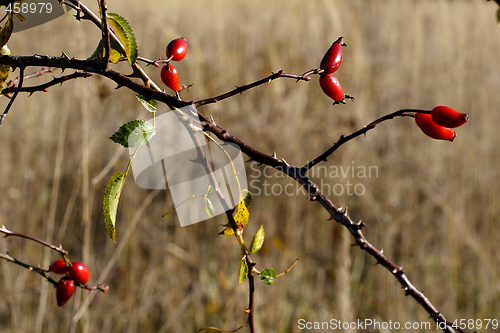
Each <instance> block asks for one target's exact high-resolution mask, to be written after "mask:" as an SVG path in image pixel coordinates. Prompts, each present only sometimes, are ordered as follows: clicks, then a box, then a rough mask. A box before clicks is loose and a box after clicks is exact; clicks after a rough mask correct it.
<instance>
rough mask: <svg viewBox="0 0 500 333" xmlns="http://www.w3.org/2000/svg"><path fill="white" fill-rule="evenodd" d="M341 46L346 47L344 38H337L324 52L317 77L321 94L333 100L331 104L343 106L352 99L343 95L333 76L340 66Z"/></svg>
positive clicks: (337, 81)
mask: <svg viewBox="0 0 500 333" xmlns="http://www.w3.org/2000/svg"><path fill="white" fill-rule="evenodd" d="M342 46H346V44H345V43H344V37H339V38H338V39H337V40H336V41H335V42H334V43H333V44H332V46H330V48H329V49H328V51H326V54H325V56H324V57H323V59H321V63H320V65H319V68H320V69H321V70H322V72H321V73H320V76H319V85H320V86H321V89H322V90H323V92H324V93H325V94H326V95H327V96H328V97H330V98H331V99H333V100H334V103H333V104H339V103H342V104H345V99H346V98H350V99H353V98H352V97H350V96H348V95H344V91H343V90H342V86H341V85H340V82H339V80H338V79H337V78H336V77H335V75H333V73H334V72H336V71H337V69H339V67H340V64H342Z"/></svg>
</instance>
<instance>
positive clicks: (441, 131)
mask: <svg viewBox="0 0 500 333" xmlns="http://www.w3.org/2000/svg"><path fill="white" fill-rule="evenodd" d="M415 122H416V123H417V126H418V127H419V128H420V129H421V130H422V132H424V134H425V135H427V136H429V137H431V138H433V139H436V140H446V141H453V139H455V136H456V134H455V132H453V130H451V129H449V128H447V127H444V126H440V125H438V124H436V123H435V122H434V121H433V120H432V116H431V115H430V114H427V113H417V114H416V115H415Z"/></svg>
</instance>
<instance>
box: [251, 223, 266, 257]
mask: <svg viewBox="0 0 500 333" xmlns="http://www.w3.org/2000/svg"><path fill="white" fill-rule="evenodd" d="M265 237H266V234H265V233H264V227H263V226H260V228H259V230H257V233H256V234H255V236H253V238H252V243H251V244H250V252H249V254H254V253H255V252H259V251H260V249H261V248H262V245H263V244H264V238H265Z"/></svg>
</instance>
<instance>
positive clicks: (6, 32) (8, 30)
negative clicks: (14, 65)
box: [0, 16, 14, 47]
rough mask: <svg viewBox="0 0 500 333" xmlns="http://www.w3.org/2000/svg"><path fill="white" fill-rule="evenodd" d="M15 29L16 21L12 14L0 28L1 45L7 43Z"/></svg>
mask: <svg viewBox="0 0 500 333" xmlns="http://www.w3.org/2000/svg"><path fill="white" fill-rule="evenodd" d="M13 30H14V22H13V21H12V16H9V19H8V20H7V22H5V24H4V26H3V27H1V28H0V47H2V46H4V45H5V44H7V42H8V40H9V38H10V36H11V35H12V31H13Z"/></svg>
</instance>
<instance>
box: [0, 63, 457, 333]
mask: <svg viewBox="0 0 500 333" xmlns="http://www.w3.org/2000/svg"><path fill="white" fill-rule="evenodd" d="M0 64H6V65H10V66H12V67H19V66H21V65H24V66H49V67H58V68H73V69H78V70H82V71H86V72H89V73H95V74H100V75H102V76H105V77H107V78H109V79H111V80H112V81H114V82H115V83H117V84H118V87H121V86H124V87H127V88H129V89H130V90H132V91H134V92H136V93H139V94H141V95H143V96H145V97H146V98H150V99H156V100H158V101H161V102H163V103H166V104H167V105H171V106H175V107H177V108H181V107H183V106H188V105H192V104H194V105H195V106H202V105H205V104H209V103H215V102H216V101H219V100H222V99H224V98H228V97H230V96H233V95H235V94H238V93H241V92H243V91H245V90H248V89H250V88H253V87H256V86H258V85H261V84H264V83H267V82H269V81H271V80H274V79H276V78H279V77H294V78H298V77H304V76H303V75H297V76H292V75H287V76H284V75H283V72H282V71H279V72H277V73H275V74H273V75H271V76H269V77H267V78H264V79H262V80H259V81H256V82H254V83H252V84H249V85H246V86H243V87H240V88H237V89H235V90H233V91H230V92H228V93H226V94H223V95H220V96H217V97H213V98H209V99H205V100H201V101H198V102H195V103H192V102H184V101H181V100H178V99H177V98H175V97H173V96H170V95H167V94H165V93H162V92H160V91H157V90H154V89H151V88H147V87H145V86H144V85H141V84H138V83H137V82H135V81H133V80H132V79H130V78H128V77H126V76H125V75H123V74H120V73H118V72H115V71H113V70H111V69H106V68H103V67H102V65H100V64H98V63H95V62H90V61H85V60H76V59H69V58H67V57H48V56H38V55H37V56H23V57H14V56H7V55H4V56H0ZM303 79H304V80H307V79H305V77H304V78H303ZM411 111H412V110H400V111H397V112H396V113H392V114H389V115H387V116H385V117H382V118H380V119H378V120H376V121H374V122H372V123H371V124H369V125H368V126H365V127H364V128H363V129H361V130H359V131H357V132H354V133H352V134H351V135H349V136H346V137H343V138H342V137H341V139H340V140H339V141H338V142H337V143H336V144H335V145H334V146H332V148H330V150H331V151H330V150H329V151H327V152H325V153H324V154H322V155H320V156H319V157H318V158H316V159H315V160H314V161H315V162H314V164H317V163H318V162H320V161H324V160H325V159H326V157H327V156H329V155H330V154H331V153H333V151H335V149H337V148H338V147H339V146H340V145H341V144H343V143H345V142H347V141H348V140H350V139H352V138H354V137H357V136H359V135H361V134H364V133H366V132H367V131H368V130H370V129H373V128H374V127H375V126H376V124H378V123H380V122H381V121H384V120H388V119H392V118H394V117H395V116H398V115H401V116H402V115H403V114H398V113H399V112H411ZM197 115H198V117H199V120H200V123H201V125H202V126H203V129H204V130H205V131H210V132H212V133H213V134H215V135H216V136H217V137H218V138H219V139H220V140H222V141H224V142H230V143H233V144H236V145H237V146H238V147H239V148H240V149H241V151H242V152H243V153H245V154H246V155H248V156H249V157H250V158H251V159H252V160H254V161H255V162H257V163H259V164H265V165H268V166H271V167H273V168H276V169H278V170H280V171H282V172H283V173H285V174H287V175H288V176H290V177H291V178H293V179H295V180H296V181H297V182H298V183H299V184H301V185H302V186H303V187H304V188H305V190H306V191H307V193H308V197H309V200H311V201H316V202H318V203H320V204H321V205H322V206H323V207H324V208H325V209H326V210H327V211H328V213H329V214H330V217H331V219H334V220H335V221H336V222H338V223H340V224H342V225H343V226H345V227H346V228H347V229H348V230H349V231H350V233H351V234H352V235H353V237H354V238H355V240H356V244H357V245H358V246H359V247H360V248H361V249H362V250H364V251H366V252H368V253H369V254H370V255H371V256H372V257H373V258H375V260H376V261H377V263H379V264H380V265H382V266H383V267H385V268H386V269H387V270H388V271H389V272H391V273H392V274H393V276H394V277H395V278H396V279H397V280H398V281H399V283H400V285H401V286H402V288H403V289H404V290H405V295H407V296H411V297H412V298H413V299H415V300H416V301H417V302H418V303H419V304H420V305H421V306H422V307H423V308H424V309H425V310H426V311H427V313H428V314H429V315H430V317H431V318H432V319H433V320H434V321H435V322H437V323H441V322H446V323H447V326H446V328H445V329H443V331H444V332H448V333H452V332H455V331H454V329H453V328H452V327H451V324H450V323H449V322H448V321H447V320H446V318H445V317H444V315H443V314H441V313H440V312H439V311H438V310H437V309H436V308H435V306H434V305H433V304H432V303H431V302H430V301H429V299H428V298H427V297H426V296H425V295H424V294H423V293H422V292H420V291H419V290H418V289H416V288H415V286H413V284H411V282H410V280H409V279H408V277H407V276H406V274H405V273H404V271H403V270H402V269H401V268H400V267H399V266H397V265H396V264H394V263H393V262H392V261H390V260H389V259H388V258H387V257H386V256H385V255H384V254H383V253H382V251H380V250H378V249H377V248H376V247H375V246H373V245H372V244H371V243H370V242H369V241H368V240H367V239H366V238H365V236H364V235H363V233H362V232H361V229H362V228H363V227H364V225H365V224H364V223H362V222H358V223H355V222H353V221H352V220H351V219H350V217H349V216H348V215H347V210H342V209H341V208H337V207H336V206H335V205H334V204H333V203H332V202H331V201H330V200H329V199H328V198H327V197H326V196H325V195H324V194H323V193H322V192H321V191H320V190H319V189H318V186H317V185H316V184H315V183H314V182H312V181H311V180H310V179H309V178H308V177H307V176H306V172H307V170H308V169H309V168H311V167H312V166H313V165H312V164H311V163H313V162H311V163H310V164H311V165H309V164H306V165H305V166H304V167H294V166H291V165H289V164H288V163H287V162H286V161H284V160H283V159H281V160H279V159H277V158H276V157H275V156H271V155H267V154H264V153H262V152H260V151H258V150H256V149H255V148H253V147H251V146H249V145H248V144H246V143H245V142H243V141H241V140H239V139H238V138H236V137H234V136H233V135H231V134H230V133H228V132H227V131H226V130H225V129H224V128H222V127H220V126H218V125H216V124H214V123H213V122H212V121H211V120H210V119H209V118H207V117H206V116H204V115H203V114H202V113H199V112H198V114H197ZM249 267H251V266H249ZM249 278H250V276H249ZM252 298H253V294H252V296H251V300H252ZM251 305H253V301H251ZM250 311H252V312H253V309H250ZM457 330H458V331H460V330H459V329H457ZM460 332H462V331H460Z"/></svg>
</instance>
